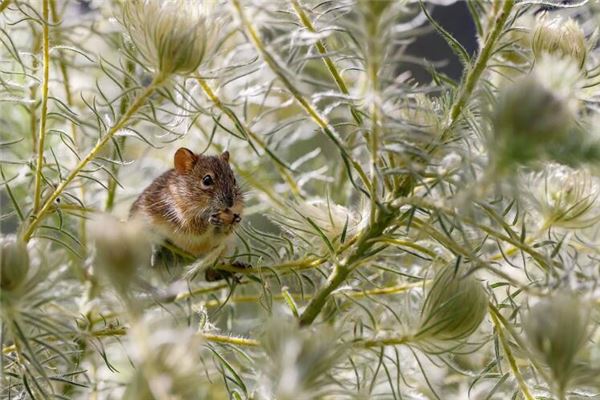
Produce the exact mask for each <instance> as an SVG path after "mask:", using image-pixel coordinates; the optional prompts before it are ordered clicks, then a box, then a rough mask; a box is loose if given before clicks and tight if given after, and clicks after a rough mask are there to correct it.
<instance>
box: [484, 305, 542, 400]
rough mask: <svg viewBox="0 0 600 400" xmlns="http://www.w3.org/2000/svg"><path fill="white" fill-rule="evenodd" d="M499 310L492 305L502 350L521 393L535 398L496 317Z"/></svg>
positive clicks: (491, 308)
mask: <svg viewBox="0 0 600 400" xmlns="http://www.w3.org/2000/svg"><path fill="white" fill-rule="evenodd" d="M497 312H498V311H497V310H496V308H495V307H490V317H491V318H492V322H493V323H494V326H495V327H496V332H498V339H499V340H500V345H501V346H502V350H504V354H506V359H507V360H508V364H509V365H510V369H511V370H512V373H513V375H514V376H515V378H516V379H517V383H518V385H519V389H520V390H521V393H523V397H525V399H526V400H535V399H534V397H533V396H532V395H531V392H530V391H529V387H528V386H527V383H526V382H525V379H524V378H523V375H521V371H519V367H518V366H517V361H516V360H515V357H514V355H513V353H512V350H511V349H510V344H509V343H508V340H507V339H506V336H505V335H504V329H503V328H502V326H501V325H500V321H498V318H497V317H496V313H497Z"/></svg>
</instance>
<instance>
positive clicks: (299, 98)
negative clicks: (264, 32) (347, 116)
mask: <svg viewBox="0 0 600 400" xmlns="http://www.w3.org/2000/svg"><path fill="white" fill-rule="evenodd" d="M230 1H231V3H232V4H233V7H234V8H235V10H236V12H237V14H238V16H239V18H240V21H241V23H242V27H243V28H244V29H245V31H246V33H247V34H248V37H249V39H250V41H251V42H252V44H254V47H256V49H257V50H258V52H259V53H260V54H261V56H262V58H263V60H264V61H265V63H266V64H267V65H268V66H269V68H270V69H271V71H273V72H274V73H275V74H276V75H277V77H278V78H279V80H281V82H282V83H283V85H284V86H285V87H286V88H287V90H288V91H289V92H290V93H291V94H292V96H293V97H294V99H295V100H296V102H297V103H298V104H299V105H300V107H302V109H304V111H306V113H307V114H308V115H309V116H310V117H311V119H312V120H313V121H314V122H315V123H316V124H317V125H318V126H319V127H320V128H321V130H322V131H323V133H325V135H326V136H327V137H328V138H329V139H330V140H331V141H332V142H333V144H334V145H335V146H336V147H337V148H338V150H339V151H340V153H341V155H342V158H343V160H344V163H345V164H347V165H348V166H352V167H353V168H354V170H356V172H357V173H358V175H359V177H360V179H361V181H362V182H363V184H364V185H365V186H366V187H367V188H369V191H370V192H371V196H373V190H372V188H371V182H370V181H369V178H368V177H367V175H366V174H365V172H364V171H363V169H362V167H361V165H360V164H359V163H358V162H356V161H355V160H354V159H353V158H352V156H351V155H350V154H348V152H347V150H346V148H345V147H344V145H343V144H342V142H341V141H340V139H339V138H338V136H337V134H336V133H335V131H334V130H333V128H332V127H331V126H330V125H329V122H328V121H327V119H326V118H325V117H323V116H322V115H321V114H320V113H319V112H318V111H317V110H316V109H315V108H314V107H313V105H312V104H311V103H310V101H308V100H307V99H306V98H305V97H304V96H303V95H302V93H301V92H300V90H298V88H296V87H295V86H294V85H293V84H292V82H291V81H290V79H289V78H288V77H287V76H286V75H285V72H284V71H283V69H282V68H281V67H280V66H279V64H278V63H277V61H276V60H275V58H274V57H273V56H272V55H271V53H269V51H268V50H267V48H266V47H265V45H264V43H263V42H262V41H261V40H260V37H259V35H258V32H256V29H255V28H254V26H253V25H252V24H251V23H250V21H248V18H247V17H246V14H245V13H244V10H243V9H242V6H241V4H240V1H239V0H230ZM348 173H349V174H350V171H348ZM350 178H351V179H352V177H350ZM361 190H362V189H361Z"/></svg>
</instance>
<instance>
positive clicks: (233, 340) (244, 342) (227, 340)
mask: <svg viewBox="0 0 600 400" xmlns="http://www.w3.org/2000/svg"><path fill="white" fill-rule="evenodd" d="M200 336H202V337H203V338H204V339H206V340H208V341H209V342H213V343H221V344H233V345H236V346H250V347H256V346H260V342H259V341H258V340H256V339H246V338H241V337H234V336H225V335H216V334H213V333H200Z"/></svg>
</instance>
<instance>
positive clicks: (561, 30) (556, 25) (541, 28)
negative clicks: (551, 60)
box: [531, 15, 587, 68]
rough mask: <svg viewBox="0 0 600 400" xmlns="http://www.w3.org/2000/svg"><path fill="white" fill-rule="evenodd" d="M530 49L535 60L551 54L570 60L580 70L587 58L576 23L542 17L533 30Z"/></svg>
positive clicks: (580, 31) (583, 37)
mask: <svg viewBox="0 0 600 400" xmlns="http://www.w3.org/2000/svg"><path fill="white" fill-rule="evenodd" d="M531 47H532V50H533V53H534V55H535V57H536V59H537V58H539V57H541V56H543V55H545V54H553V55H558V56H562V57H570V58H572V59H573V60H574V61H575V62H576V63H577V65H578V66H579V67H580V68H582V67H583V66H584V65H585V60H586V58H587V44H586V41H585V34H584V33H583V30H582V29H581V27H580V26H579V24H578V23H577V22H575V21H574V20H572V19H568V20H567V21H566V22H564V21H563V20H562V18H552V19H550V18H547V15H543V16H542V17H541V18H540V19H539V20H538V24H537V26H536V28H535V29H534V30H533V37H532V39H531Z"/></svg>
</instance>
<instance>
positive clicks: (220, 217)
mask: <svg viewBox="0 0 600 400" xmlns="http://www.w3.org/2000/svg"><path fill="white" fill-rule="evenodd" d="M241 220H242V216H241V215H240V214H238V213H235V212H233V211H232V210H231V209H229V208H226V209H224V210H221V211H218V212H216V213H213V214H211V216H210V217H209V219H208V222H210V223H211V224H212V225H216V226H223V225H226V226H227V225H235V224H238V223H240V221H241Z"/></svg>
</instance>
